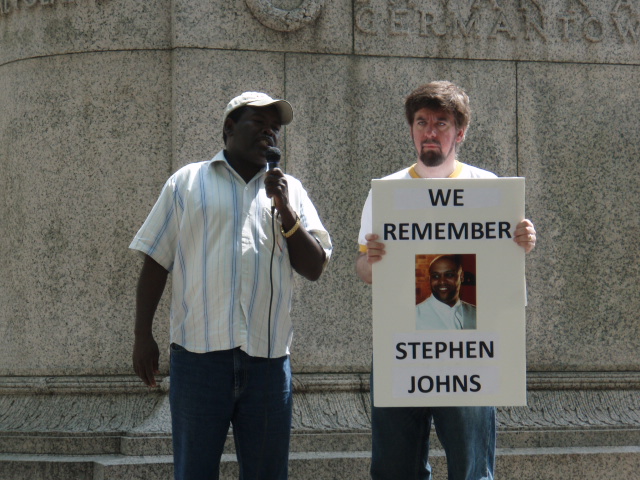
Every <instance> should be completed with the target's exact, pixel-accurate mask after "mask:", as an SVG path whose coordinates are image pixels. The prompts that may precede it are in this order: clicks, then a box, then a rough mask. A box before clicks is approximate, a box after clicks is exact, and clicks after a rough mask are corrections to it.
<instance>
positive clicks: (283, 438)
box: [169, 344, 292, 480]
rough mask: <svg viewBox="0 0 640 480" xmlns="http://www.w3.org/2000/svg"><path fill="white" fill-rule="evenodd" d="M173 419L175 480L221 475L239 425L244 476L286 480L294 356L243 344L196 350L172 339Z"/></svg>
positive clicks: (238, 451) (237, 440)
mask: <svg viewBox="0 0 640 480" xmlns="http://www.w3.org/2000/svg"><path fill="white" fill-rule="evenodd" d="M169 401H170V404H171V424H172V428H173V458H174V471H175V474H174V476H175V479H176V480H201V479H202V480H205V479H206V480H217V479H218V477H219V469H220V458H221V455H222V450H223V447H224V443H225V440H226V437H227V433H228V431H229V425H230V424H231V425H233V438H234V441H235V446H236V455H237V457H238V464H239V467H240V479H241V480H257V479H260V480H286V478H287V474H288V469H287V467H288V458H289V437H290V435H291V407H292V390H291V367H290V363H289V357H288V356H286V357H281V358H272V359H270V360H269V359H266V358H258V357H250V356H249V355H247V354H246V353H245V352H243V351H242V350H240V349H239V348H236V349H233V350H225V351H219V352H209V353H201V354H198V353H192V352H188V351H187V350H185V349H184V348H182V347H180V346H178V345H175V344H172V345H171V386H170V392H169Z"/></svg>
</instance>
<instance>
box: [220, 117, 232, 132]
mask: <svg viewBox="0 0 640 480" xmlns="http://www.w3.org/2000/svg"><path fill="white" fill-rule="evenodd" d="M234 126H235V123H234V121H233V120H232V119H231V118H229V117H227V118H226V119H225V121H224V126H223V127H222V129H223V131H224V133H225V135H226V136H227V137H230V136H231V135H233V128H234Z"/></svg>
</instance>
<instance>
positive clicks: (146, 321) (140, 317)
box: [134, 255, 169, 337]
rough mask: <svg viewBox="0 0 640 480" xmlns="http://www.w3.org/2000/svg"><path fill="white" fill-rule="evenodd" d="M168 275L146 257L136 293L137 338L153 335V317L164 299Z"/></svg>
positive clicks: (157, 264) (162, 268)
mask: <svg viewBox="0 0 640 480" xmlns="http://www.w3.org/2000/svg"><path fill="white" fill-rule="evenodd" d="M168 274H169V272H167V271H166V270H165V269H164V267H162V266H161V265H160V264H159V263H157V262H156V261H155V260H153V259H152V258H151V257H149V256H148V255H147V256H145V259H144V264H143V266H142V271H141V272H140V278H139V279H138V287H137V291H136V322H135V327H134V333H135V335H136V336H142V337H146V336H150V335H151V331H152V327H153V317H154V315H155V313H156V309H157V308H158V303H160V299H161V298H162V293H163V292H164V287H165V285H166V283H167V276H168Z"/></svg>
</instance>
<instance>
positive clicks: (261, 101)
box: [222, 92, 293, 125]
mask: <svg viewBox="0 0 640 480" xmlns="http://www.w3.org/2000/svg"><path fill="white" fill-rule="evenodd" d="M246 105H248V106H251V107H268V106H270V105H273V106H275V107H276V108H277V109H278V113H280V122H281V124H282V125H288V124H289V123H291V120H293V108H291V104H290V103H289V102H287V101H286V100H280V99H273V98H271V97H270V96H269V95H267V94H266V93H261V92H244V93H243V94H242V95H238V96H237V97H236V98H234V99H232V100H231V101H230V102H229V104H228V105H227V108H225V110H224V116H223V117H222V124H223V125H224V122H225V120H226V119H227V117H228V116H229V114H230V113H231V112H233V111H234V110H236V109H238V108H240V107H244V106H246Z"/></svg>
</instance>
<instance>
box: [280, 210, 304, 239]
mask: <svg viewBox="0 0 640 480" xmlns="http://www.w3.org/2000/svg"><path fill="white" fill-rule="evenodd" d="M298 228H300V217H299V216H298V215H296V223H295V224H294V225H293V227H291V230H289V231H288V232H285V231H284V228H282V226H280V231H281V232H282V235H284V238H289V237H290V236H291V235H293V234H294V233H296V232H297V231H298Z"/></svg>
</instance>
